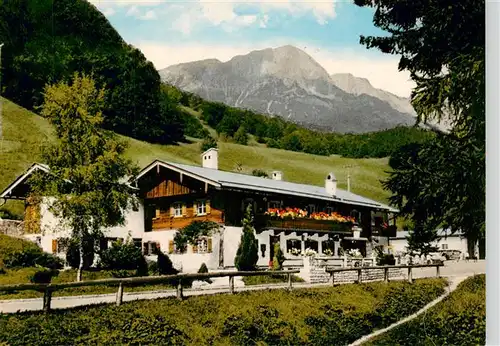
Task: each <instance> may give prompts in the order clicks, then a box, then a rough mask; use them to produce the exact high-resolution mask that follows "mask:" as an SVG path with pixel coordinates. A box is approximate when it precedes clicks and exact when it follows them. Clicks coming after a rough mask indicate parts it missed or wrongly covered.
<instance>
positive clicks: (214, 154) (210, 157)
mask: <svg viewBox="0 0 500 346" xmlns="http://www.w3.org/2000/svg"><path fill="white" fill-rule="evenodd" d="M201 163H202V166H203V168H210V169H219V150H218V149H217V148H210V149H208V150H207V151H205V152H204V153H203V154H201Z"/></svg>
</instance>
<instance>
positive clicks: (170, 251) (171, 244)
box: [168, 240, 174, 253]
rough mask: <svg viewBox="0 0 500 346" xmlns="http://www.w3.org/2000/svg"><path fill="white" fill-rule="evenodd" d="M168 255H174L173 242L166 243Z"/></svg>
mask: <svg viewBox="0 0 500 346" xmlns="http://www.w3.org/2000/svg"><path fill="white" fill-rule="evenodd" d="M168 253H174V241H173V240H169V241H168Z"/></svg>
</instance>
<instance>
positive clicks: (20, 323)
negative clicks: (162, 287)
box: [0, 279, 446, 346]
mask: <svg viewBox="0 0 500 346" xmlns="http://www.w3.org/2000/svg"><path fill="white" fill-rule="evenodd" d="M445 285H446V282H445V280H443V279H425V280H416V281H415V282H414V283H413V284H409V283H407V282H391V283H388V284H387V283H380V282H379V283H368V284H360V285H356V284H351V285H341V286H338V287H324V288H314V289H294V290H292V291H290V292H289V291H286V290H266V291H259V292H242V293H237V294H234V295H229V294H220V295H211V296H195V297H188V298H187V299H185V300H183V301H182V302H179V301H177V300H176V299H175V298H172V299H170V298H167V299H158V300H148V301H137V302H130V303H125V304H123V305H122V306H120V307H117V306H115V305H112V304H110V305H103V306H92V307H80V308H75V309H68V310H54V311H52V312H51V313H50V314H48V315H45V314H43V313H42V312H36V313H33V312H27V313H20V314H9V315H0V344H1V343H2V342H5V343H7V344H8V345H12V346H14V345H34V344H37V345H42V344H43V345H69V344H71V345H90V344H94V345H95V344H98V345H123V344H127V345H129V344H133V345H197V346H198V345H347V344H349V343H351V342H352V341H354V340H356V339H358V338H359V337H361V336H363V335H365V334H368V333H369V332H371V331H373V330H374V329H378V328H382V327H385V326H387V325H390V324H391V323H393V322H395V321H397V320H398V319H400V318H403V317H404V316H407V315H409V314H411V313H413V312H415V311H418V310H419V309H420V308H421V307H423V306H425V304H427V303H429V302H430V301H432V300H433V299H435V298H436V297H438V296H439V295H441V294H442V293H443V292H444V288H445Z"/></svg>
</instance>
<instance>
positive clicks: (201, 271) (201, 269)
mask: <svg viewBox="0 0 500 346" xmlns="http://www.w3.org/2000/svg"><path fill="white" fill-rule="evenodd" d="M198 273H208V268H207V265H206V264H205V263H202V264H201V266H200V269H198ZM203 281H205V282H207V283H209V284H211V283H212V282H213V281H212V279H210V278H207V279H205V280H203Z"/></svg>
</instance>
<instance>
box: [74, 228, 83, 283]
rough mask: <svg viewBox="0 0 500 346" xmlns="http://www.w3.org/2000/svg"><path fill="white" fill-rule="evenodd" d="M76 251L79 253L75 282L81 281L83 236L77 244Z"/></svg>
mask: <svg viewBox="0 0 500 346" xmlns="http://www.w3.org/2000/svg"><path fill="white" fill-rule="evenodd" d="M78 251H79V252H80V264H79V265H78V270H77V272H76V281H78V282H80V281H82V274H83V236H82V237H80V240H79V244H78Z"/></svg>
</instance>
